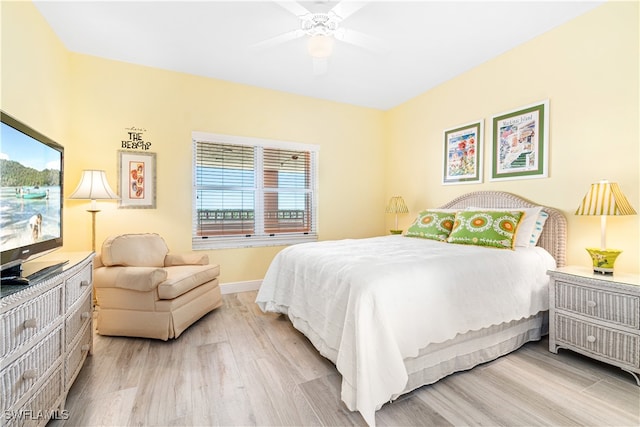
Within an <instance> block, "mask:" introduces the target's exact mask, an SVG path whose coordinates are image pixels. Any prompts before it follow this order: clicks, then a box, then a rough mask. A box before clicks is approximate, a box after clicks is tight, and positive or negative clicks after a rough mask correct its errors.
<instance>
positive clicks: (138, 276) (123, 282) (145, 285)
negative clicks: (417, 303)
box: [93, 266, 167, 292]
mask: <svg viewBox="0 0 640 427" xmlns="http://www.w3.org/2000/svg"><path fill="white" fill-rule="evenodd" d="M165 280H167V271H166V270H164V269H163V268H158V267H123V266H114V267H100V268H96V269H95V270H94V271H93V285H94V286H95V287H96V288H122V289H130V290H132V291H140V292H147V291H150V290H152V289H155V288H157V287H158V285H159V284H160V283H162V282H164V281H165Z"/></svg>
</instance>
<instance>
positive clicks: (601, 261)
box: [586, 248, 622, 274]
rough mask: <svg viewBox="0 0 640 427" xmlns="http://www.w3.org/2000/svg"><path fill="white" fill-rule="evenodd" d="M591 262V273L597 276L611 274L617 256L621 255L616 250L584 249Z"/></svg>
mask: <svg viewBox="0 0 640 427" xmlns="http://www.w3.org/2000/svg"><path fill="white" fill-rule="evenodd" d="M586 249H587V252H589V255H591V259H592V260H593V272H594V273H598V274H613V264H614V263H615V262H616V258H618V255H620V254H621V253H622V251H621V250H618V249H598V248H586Z"/></svg>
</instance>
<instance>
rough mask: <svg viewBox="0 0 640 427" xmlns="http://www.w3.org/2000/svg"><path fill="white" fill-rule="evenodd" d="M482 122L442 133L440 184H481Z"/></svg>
mask: <svg viewBox="0 0 640 427" xmlns="http://www.w3.org/2000/svg"><path fill="white" fill-rule="evenodd" d="M483 134H484V126H483V121H482V120H480V121H478V122H474V123H469V124H466V125H462V126H457V127H455V128H453V129H447V130H445V131H444V155H443V158H444V164H443V168H442V184H445V185H448V184H474V183H479V182H482V136H483Z"/></svg>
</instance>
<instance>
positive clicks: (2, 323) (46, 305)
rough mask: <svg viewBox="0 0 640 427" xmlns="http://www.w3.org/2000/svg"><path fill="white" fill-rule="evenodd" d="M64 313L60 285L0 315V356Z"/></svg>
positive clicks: (20, 344)
mask: <svg viewBox="0 0 640 427" xmlns="http://www.w3.org/2000/svg"><path fill="white" fill-rule="evenodd" d="M63 314H64V307H63V295H62V285H60V286H56V287H55V288H53V289H50V290H48V291H47V292H45V293H43V294H42V295H38V296H36V297H34V298H33V299H31V300H28V301H27V302H25V303H24V304H22V305H20V306H18V307H16V308H14V309H12V310H9V311H7V312H6V313H2V315H0V328H1V329H0V331H1V332H2V333H1V334H0V356H1V357H2V358H4V357H5V356H7V355H8V354H9V353H10V352H11V351H14V350H18V348H19V347H20V346H22V344H24V343H26V342H27V341H29V340H30V339H31V338H33V337H35V336H36V335H38V334H39V333H40V332H42V331H43V330H44V329H47V328H50V327H51V325H52V324H53V323H55V321H56V320H58V319H60V318H61V317H62V315H63Z"/></svg>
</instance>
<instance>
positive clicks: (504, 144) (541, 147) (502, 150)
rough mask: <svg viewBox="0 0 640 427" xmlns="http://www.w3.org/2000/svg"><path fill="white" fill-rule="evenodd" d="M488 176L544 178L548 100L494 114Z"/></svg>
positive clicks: (547, 140) (547, 156) (545, 175)
mask: <svg viewBox="0 0 640 427" xmlns="http://www.w3.org/2000/svg"><path fill="white" fill-rule="evenodd" d="M491 145H492V156H491V180H492V181H498V180H507V179H530V178H546V177H547V175H548V172H547V168H548V164H549V160H548V159H549V100H545V101H542V102H538V103H536V104H532V105H528V106H525V107H521V108H518V109H517V110H514V111H510V112H506V113H502V114H500V115H497V116H494V117H493V130H492V141H491Z"/></svg>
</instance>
